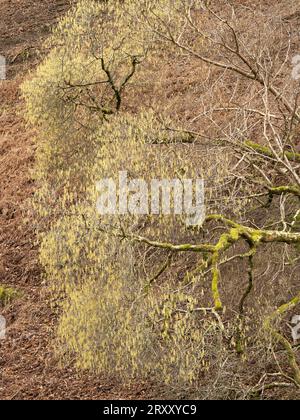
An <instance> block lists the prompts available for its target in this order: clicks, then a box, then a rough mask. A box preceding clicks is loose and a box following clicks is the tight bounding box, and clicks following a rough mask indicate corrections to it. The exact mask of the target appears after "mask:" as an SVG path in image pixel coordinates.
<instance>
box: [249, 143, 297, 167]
mask: <svg viewBox="0 0 300 420" xmlns="http://www.w3.org/2000/svg"><path fill="white" fill-rule="evenodd" d="M244 145H245V146H246V147H247V148H249V149H252V150H253V151H255V152H257V153H259V154H261V155H263V156H266V157H269V158H271V159H274V160H277V159H276V156H275V155H274V153H273V152H272V150H270V149H269V148H268V147H266V146H262V145H260V144H258V143H254V142H252V141H245V143H244ZM284 157H286V158H287V159H288V160H289V161H291V162H297V163H300V153H296V152H295V153H294V152H284Z"/></svg>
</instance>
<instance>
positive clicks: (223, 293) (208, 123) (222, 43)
mask: <svg viewBox="0 0 300 420" xmlns="http://www.w3.org/2000/svg"><path fill="white" fill-rule="evenodd" d="M221 3H222V4H221ZM235 3H237V4H235ZM293 7H294V8H296V5H295V4H294V3H293ZM274 16H275V13H274ZM274 16H272V13H271V12H270V13H269V14H268V13H261V12H259V11H255V10H251V9H247V10H245V9H243V8H241V7H240V6H239V4H238V2H232V5H229V4H228V2H225V1H224V3H223V2H220V1H218V2H214V1H212V2H204V1H203V2H202V1H199V0H198V1H195V0H176V1H174V0H172V1H169V0H151V1H150V0H139V1H133V0H130V1H126V0H125V1H120V2H115V1H114V2H111V1H105V2H101V1H93V0H82V1H79V2H78V4H77V5H76V7H75V8H74V9H72V10H71V11H70V12H69V13H68V15H67V16H66V17H65V18H64V19H62V21H61V22H60V23H59V25H58V27H57V28H56V29H55V30H54V32H53V35H52V36H51V37H50V39H49V40H48V41H47V43H48V47H49V48H51V52H50V53H49V55H48V57H47V58H46V59H45V60H44V62H43V63H42V64H41V65H40V67H39V68H38V70H37V71H36V73H35V74H34V75H33V77H32V78H31V79H30V80H29V81H28V82H26V83H25V84H24V86H23V92H24V95H25V97H26V101H27V111H28V112H27V114H28V120H29V122H30V123H31V124H33V125H35V126H36V128H37V133H38V134H37V138H38V143H37V144H38V152H37V163H36V171H35V173H36V179H37V181H38V185H39V189H38V191H37V194H36V196H35V199H34V208H35V211H36V216H37V224H38V228H39V231H40V236H41V262H42V264H43V266H44V268H45V272H46V276H47V279H48V280H49V283H50V285H51V287H52V288H53V291H54V293H55V296H56V299H58V300H59V301H61V302H62V304H61V318H60V324H59V329H58V337H59V348H60V349H61V352H62V354H63V355H64V357H67V356H68V355H70V357H73V356H74V354H75V356H76V360H77V364H78V366H79V367H80V368H84V369H92V370H94V371H106V372H109V373H113V374H116V373H119V374H120V375H122V377H123V378H124V377H125V378H127V379H128V380H129V379H130V378H135V377H142V378H146V379H148V378H151V379H153V380H155V381H158V382H159V383H162V382H163V383H164V384H165V386H166V389H168V392H169V395H170V392H172V393H174V395H180V396H188V397H198V398H251V397H253V396H256V395H259V394H261V393H262V392H265V391H267V390H268V389H274V388H291V389H292V390H293V389H296V390H297V389H299V387H300V368H299V358H298V354H297V351H298V350H297V347H295V346H294V344H295V343H293V342H292V340H291V338H290V337H291V335H290V331H289V330H286V329H285V323H284V321H287V320H288V319H290V317H291V316H292V315H293V314H295V313H296V312H295V311H296V310H297V309H298V310H299V304H300V290H299V280H300V278H299V263H300V259H299V249H300V231H299V224H300V210H299V200H300V171H299V168H300V153H299V135H300V134H299V133H300V130H299V128H300V108H299V105H298V102H299V92H300V89H299V83H297V82H295V81H294V80H293V78H292V70H291V66H290V63H291V59H292V57H293V54H294V55H295V54H296V53H297V51H296V50H295V36H296V35H295V33H294V31H293V27H291V25H290V23H289V22H288V21H286V20H285V19H284V18H283V16H282V15H280V13H279V12H278V13H276V17H274ZM278 16H279V17H278ZM172 73H174V76H173V80H175V81H174V83H173V85H172V83H171V85H170V84H169V79H170V77H172ZM178 74H180V77H181V82H180V83H179V86H178V85H176V86H175V84H176V75H178ZM178 77H179V76H178ZM119 171H127V172H128V177H129V178H130V179H139V178H140V179H144V180H146V181H149V182H150V181H151V180H152V179H165V178H167V179H175V178H179V179H181V180H183V181H184V180H185V179H191V178H192V179H194V178H203V179H204V180H205V186H206V203H205V205H206V213H207V217H206V219H205V221H204V223H201V224H198V225H197V226H187V225H186V223H185V220H184V218H183V217H182V216H180V215H174V216H173V215H169V216H163V215H157V216H155V215H151V216H150V215H147V216H139V217H138V216H136V215H134V214H130V215H126V216H125V215H124V216H120V215H118V216H116V215H115V216H113V215H105V216H101V217H100V216H99V214H97V211H96V201H97V188H96V183H97V181H98V180H100V179H103V178H111V179H116V177H117V176H118V173H119ZM287 317H288V318H287Z"/></svg>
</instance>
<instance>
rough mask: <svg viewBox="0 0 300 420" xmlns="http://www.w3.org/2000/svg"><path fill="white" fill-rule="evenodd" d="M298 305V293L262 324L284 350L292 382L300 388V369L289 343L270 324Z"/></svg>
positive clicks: (299, 294) (299, 298)
mask: <svg viewBox="0 0 300 420" xmlns="http://www.w3.org/2000/svg"><path fill="white" fill-rule="evenodd" d="M299 303H300V292H299V293H298V295H296V296H295V297H294V298H293V299H291V300H290V301H289V302H288V303H285V304H284V305H282V306H280V307H279V308H278V309H277V310H276V311H275V312H273V313H272V314H271V315H270V316H269V317H268V318H267V319H266V320H265V322H264V327H265V329H266V330H267V331H270V333H271V335H272V337H273V338H274V339H275V340H276V341H277V342H279V343H281V344H282V346H283V347H284V349H285V350H286V353H287V356H288V360H289V364H290V367H291V369H292V371H293V375H294V380H295V382H296V383H297V384H298V385H299V386H300V367H299V365H298V363H297V359H296V356H295V353H294V350H293V347H292V345H291V343H290V342H289V341H288V340H287V339H286V338H285V337H284V336H283V335H282V334H280V333H279V332H278V331H276V330H275V329H274V328H273V326H272V323H273V321H274V320H275V319H276V318H278V317H281V316H282V315H284V314H285V313H286V312H288V311H290V310H291V309H293V308H294V307H295V306H296V305H298V304H299Z"/></svg>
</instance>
